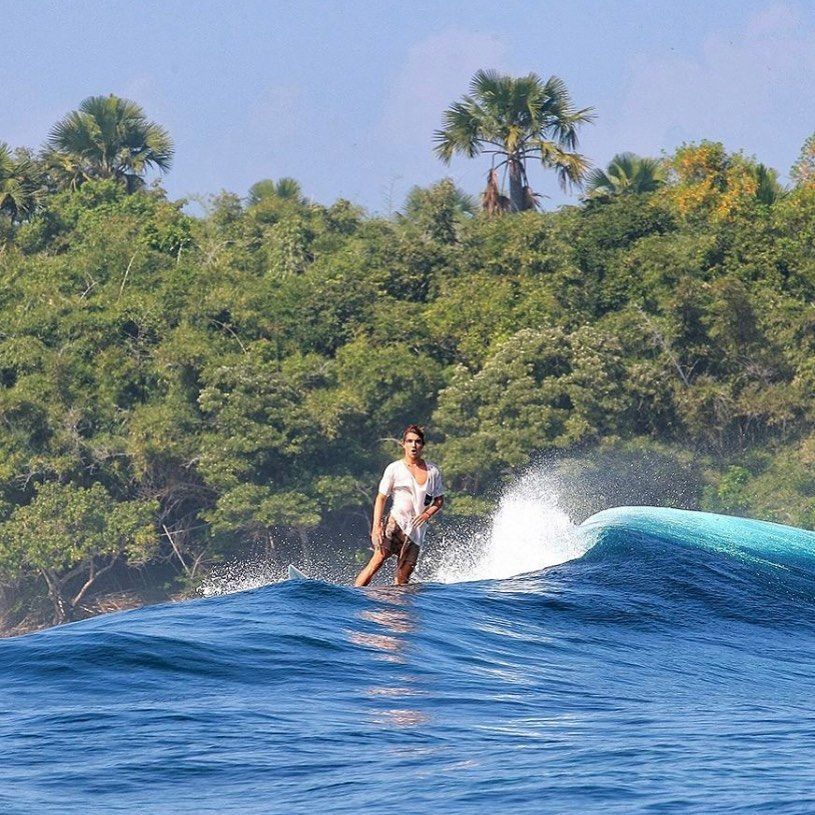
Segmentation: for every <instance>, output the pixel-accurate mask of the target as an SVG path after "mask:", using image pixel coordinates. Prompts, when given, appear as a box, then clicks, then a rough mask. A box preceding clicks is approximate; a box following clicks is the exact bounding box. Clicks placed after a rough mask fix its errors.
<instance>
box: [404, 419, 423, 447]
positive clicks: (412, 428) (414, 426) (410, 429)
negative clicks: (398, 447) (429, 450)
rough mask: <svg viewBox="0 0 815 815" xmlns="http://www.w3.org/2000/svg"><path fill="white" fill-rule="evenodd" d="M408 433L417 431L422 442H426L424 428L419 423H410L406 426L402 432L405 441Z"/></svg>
mask: <svg viewBox="0 0 815 815" xmlns="http://www.w3.org/2000/svg"><path fill="white" fill-rule="evenodd" d="M408 433H415V434H416V435H417V436H418V437H419V438H420V439H421V440H422V444H424V430H422V428H421V427H419V425H417V424H409V425H408V426H407V427H406V428H405V432H404V433H402V441H404V440H405V439H406V438H407V434H408Z"/></svg>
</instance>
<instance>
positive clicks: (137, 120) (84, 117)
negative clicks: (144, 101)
mask: <svg viewBox="0 0 815 815" xmlns="http://www.w3.org/2000/svg"><path fill="white" fill-rule="evenodd" d="M48 144H49V146H50V147H51V148H52V150H53V151H54V152H55V153H56V154H57V155H56V156H52V157H51V158H52V161H53V160H54V159H56V160H58V161H60V162H61V163H62V165H63V168H64V169H65V170H66V171H67V173H68V175H72V176H73V178H74V179H75V183H76V184H79V183H82V181H84V180H87V179H90V178H115V179H118V180H120V181H123V182H124V183H125V184H126V185H127V189H128V192H133V191H135V190H136V189H138V188H139V187H142V186H143V185H144V173H145V171H146V170H148V169H150V168H155V169H157V170H159V171H161V172H167V170H169V169H170V165H171V163H172V159H173V142H172V139H171V138H170V135H169V133H168V132H167V131H166V130H165V129H164V128H163V127H161V126H160V125H157V124H155V123H154V122H150V121H148V120H147V117H146V116H145V114H144V111H143V110H142V108H141V107H140V106H139V105H137V104H136V103H135V102H131V101H130V100H129V99H120V98H119V97H118V96H114V95H113V94H111V95H110V96H90V97H88V98H87V99H85V100H84V101H83V102H82V104H81V105H80V106H79V110H75V111H72V112H71V113H69V114H68V115H67V116H66V117H65V118H64V119H62V120H61V121H59V122H57V124H56V125H54V128H53V130H52V131H51V135H50V136H49V139H48Z"/></svg>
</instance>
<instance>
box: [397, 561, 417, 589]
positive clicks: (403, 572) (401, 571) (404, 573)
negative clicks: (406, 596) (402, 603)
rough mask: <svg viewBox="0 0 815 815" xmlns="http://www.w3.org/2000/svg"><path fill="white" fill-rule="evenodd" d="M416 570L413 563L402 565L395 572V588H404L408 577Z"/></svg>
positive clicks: (408, 579)
mask: <svg viewBox="0 0 815 815" xmlns="http://www.w3.org/2000/svg"><path fill="white" fill-rule="evenodd" d="M415 568H416V564H415V563H403V564H401V565H400V566H399V567H398V568H397V570H396V580H395V581H394V583H396V585H397V586H406V585H407V584H408V583H409V582H410V576H411V575H412V574H413V570H414V569H415Z"/></svg>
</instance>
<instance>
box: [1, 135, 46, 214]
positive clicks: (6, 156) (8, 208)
mask: <svg viewBox="0 0 815 815" xmlns="http://www.w3.org/2000/svg"><path fill="white" fill-rule="evenodd" d="M35 175H36V170H35V168H34V162H33V161H32V160H31V157H30V156H29V155H27V154H26V153H25V152H24V151H17V152H12V151H11V149H10V148H9V146H8V145H7V144H6V143H5V142H0V212H6V213H8V215H9V217H10V218H11V220H12V221H19V220H21V219H22V218H24V217H25V216H27V215H29V214H30V213H31V211H32V210H33V209H34V207H35V205H36V203H37V199H38V183H37V179H36V178H35Z"/></svg>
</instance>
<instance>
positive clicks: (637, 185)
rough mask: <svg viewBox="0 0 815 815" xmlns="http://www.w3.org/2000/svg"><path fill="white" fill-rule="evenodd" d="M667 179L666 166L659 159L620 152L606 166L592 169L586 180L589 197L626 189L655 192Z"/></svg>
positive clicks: (632, 191)
mask: <svg viewBox="0 0 815 815" xmlns="http://www.w3.org/2000/svg"><path fill="white" fill-rule="evenodd" d="M665 180H666V175H665V167H664V166H663V163H662V162H661V161H660V160H659V159H655V158H643V157H641V156H638V155H635V154H634V153H617V155H616V156H614V158H613V159H611V161H610V162H609V165H608V167H606V169H605V170H601V169H600V168H599V167H598V168H597V169H596V170H592V172H591V173H590V174H589V176H588V178H587V180H586V187H587V189H588V197H589V198H599V197H602V196H612V195H621V194H623V193H641V192H653V191H654V190H656V189H657V188H659V187H661V186H662V185H663V184H664V183H665Z"/></svg>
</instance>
